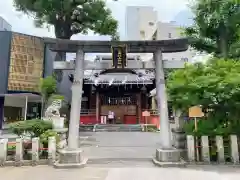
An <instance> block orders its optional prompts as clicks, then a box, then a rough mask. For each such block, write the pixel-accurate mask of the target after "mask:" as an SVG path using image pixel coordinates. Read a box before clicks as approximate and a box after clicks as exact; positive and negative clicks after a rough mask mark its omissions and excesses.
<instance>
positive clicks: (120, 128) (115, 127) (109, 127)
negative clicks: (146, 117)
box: [94, 124, 142, 132]
mask: <svg viewBox="0 0 240 180" xmlns="http://www.w3.org/2000/svg"><path fill="white" fill-rule="evenodd" d="M94 130H95V132H141V131H142V126H141V125H128V124H97V125H96V126H95V129H94Z"/></svg>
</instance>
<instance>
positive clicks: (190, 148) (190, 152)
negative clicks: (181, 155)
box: [187, 135, 195, 162]
mask: <svg viewBox="0 0 240 180" xmlns="http://www.w3.org/2000/svg"><path fill="white" fill-rule="evenodd" d="M194 146H195V143H194V136H191V135H187V156H188V161H190V162H194V161H195V147H194Z"/></svg>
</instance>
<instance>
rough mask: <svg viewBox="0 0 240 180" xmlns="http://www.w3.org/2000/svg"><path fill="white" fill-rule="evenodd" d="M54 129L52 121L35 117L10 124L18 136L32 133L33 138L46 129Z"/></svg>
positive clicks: (11, 129)
mask: <svg viewBox="0 0 240 180" xmlns="http://www.w3.org/2000/svg"><path fill="white" fill-rule="evenodd" d="M49 129H52V122H51V121H43V120H41V119H33V120H27V121H21V122H16V123H11V124H10V131H11V132H12V133H14V134H16V135H18V136H23V135H24V133H27V134H30V136H31V138H33V137H40V135H41V134H43V133H44V132H45V131H47V130H49Z"/></svg>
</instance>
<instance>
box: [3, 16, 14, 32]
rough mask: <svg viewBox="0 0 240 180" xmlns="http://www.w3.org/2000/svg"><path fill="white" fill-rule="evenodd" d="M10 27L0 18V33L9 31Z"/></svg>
mask: <svg viewBox="0 0 240 180" xmlns="http://www.w3.org/2000/svg"><path fill="white" fill-rule="evenodd" d="M11 30H12V26H11V24H10V23H8V22H7V21H6V20H5V19H4V18H3V17H1V16H0V31H11Z"/></svg>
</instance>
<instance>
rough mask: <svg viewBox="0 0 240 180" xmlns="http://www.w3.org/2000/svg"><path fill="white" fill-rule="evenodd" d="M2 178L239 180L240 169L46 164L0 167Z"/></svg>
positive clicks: (7, 179) (30, 179)
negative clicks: (77, 166)
mask: <svg viewBox="0 0 240 180" xmlns="http://www.w3.org/2000/svg"><path fill="white" fill-rule="evenodd" d="M0 174H1V179H3V180H45V179H51V180H66V179H69V180H80V179H81V180H123V179H124V180H176V179H177V180H206V179H209V180H210V179H214V180H239V179H240V169H237V168H226V167H210V166H209V167H204V168H201V167H198V168H183V169H178V168H146V167H138V168H133V167H124V168H123V167H122V168H121V167H120V168H116V167H103V168H101V167H86V168H83V169H66V170H58V169H54V168H52V167H49V166H36V167H6V168H0Z"/></svg>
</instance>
